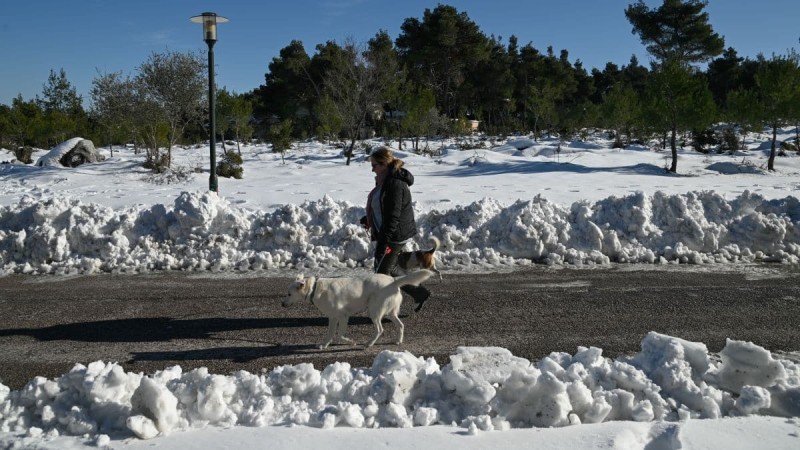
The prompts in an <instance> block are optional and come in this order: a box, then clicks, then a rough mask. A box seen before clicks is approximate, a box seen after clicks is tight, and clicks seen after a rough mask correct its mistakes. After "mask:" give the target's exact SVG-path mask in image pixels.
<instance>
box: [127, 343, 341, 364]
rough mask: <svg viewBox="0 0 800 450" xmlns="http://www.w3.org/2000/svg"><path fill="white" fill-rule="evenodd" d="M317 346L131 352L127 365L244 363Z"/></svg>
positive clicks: (310, 350) (311, 350)
mask: <svg viewBox="0 0 800 450" xmlns="http://www.w3.org/2000/svg"><path fill="white" fill-rule="evenodd" d="M354 348H355V347H353V346H343V347H341V348H327V349H325V350H324V353H338V352H346V351H352V350H353V349H354ZM319 352H320V350H319V347H318V346H317V345H275V344H267V345H266V346H263V347H215V348H204V349H198V350H183V351H165V352H131V355H133V356H132V357H131V359H130V360H129V361H128V363H129V364H133V363H137V362H142V361H192V360H205V361H208V360H230V361H232V362H235V363H246V362H250V361H254V360H257V359H260V358H269V357H273V356H287V355H299V354H311V353H314V354H317V353H319Z"/></svg>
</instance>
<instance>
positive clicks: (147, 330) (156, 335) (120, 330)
mask: <svg viewBox="0 0 800 450" xmlns="http://www.w3.org/2000/svg"><path fill="white" fill-rule="evenodd" d="M349 323H350V325H371V324H372V322H371V321H370V320H369V318H368V317H351V318H350V322H349ZM327 326H328V319H327V318H325V317H281V318H266V319H230V318H205V319H174V318H171V317H148V318H132V319H119V320H101V321H96V322H77V323H70V324H64V325H53V326H50V327H44V328H12V329H5V330H0V337H4V336H31V337H33V338H35V339H37V340H39V341H79V342H157V341H169V340H173V339H208V338H210V337H211V336H212V335H214V334H215V333H220V332H225V331H236V330H247V329H270V328H297V327H327Z"/></svg>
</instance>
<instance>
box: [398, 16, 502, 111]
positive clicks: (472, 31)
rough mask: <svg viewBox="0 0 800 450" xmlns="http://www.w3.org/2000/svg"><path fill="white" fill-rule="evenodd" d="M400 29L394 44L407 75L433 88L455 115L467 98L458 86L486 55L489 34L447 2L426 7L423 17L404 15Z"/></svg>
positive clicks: (441, 107)
mask: <svg viewBox="0 0 800 450" xmlns="http://www.w3.org/2000/svg"><path fill="white" fill-rule="evenodd" d="M400 30H401V31H400V36H399V37H398V38H397V40H396V41H395V44H396V46H397V49H398V53H399V56H400V61H401V63H402V65H403V66H404V67H405V68H406V70H407V72H408V74H409V76H410V77H412V78H413V80H414V82H415V84H417V85H423V86H427V87H428V88H429V89H430V90H431V91H433V92H434V94H435V96H436V103H437V105H438V108H439V110H440V111H443V112H444V113H445V114H446V115H447V116H448V117H450V118H456V117H458V116H459V115H460V114H461V113H462V112H463V109H464V105H465V104H466V103H467V102H468V98H467V99H465V98H463V97H462V96H461V95H460V94H461V93H460V92H459V90H460V88H461V86H462V84H463V83H464V81H465V80H466V77H467V73H468V72H469V71H470V70H471V69H472V68H474V67H475V65H476V64H478V63H479V62H481V61H485V60H486V59H487V58H488V57H489V53H490V49H491V45H490V43H489V40H488V38H487V37H486V36H485V35H484V34H483V33H482V32H481V31H480V28H479V27H478V25H477V24H475V22H473V21H472V20H470V18H469V16H467V14H466V13H463V12H462V13H459V12H458V11H457V10H456V8H454V7H452V6H448V5H438V6H437V7H436V8H434V9H433V10H430V9H426V10H425V13H424V14H423V19H422V21H420V20H419V19H417V18H408V19H406V20H405V21H404V22H403V24H402V25H401V26H400Z"/></svg>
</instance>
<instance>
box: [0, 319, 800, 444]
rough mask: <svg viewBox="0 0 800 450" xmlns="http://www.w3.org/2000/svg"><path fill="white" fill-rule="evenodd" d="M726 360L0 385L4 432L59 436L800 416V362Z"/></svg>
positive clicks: (679, 347)
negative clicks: (272, 427)
mask: <svg viewBox="0 0 800 450" xmlns="http://www.w3.org/2000/svg"><path fill="white" fill-rule="evenodd" d="M720 356H721V361H720V362H714V361H713V360H712V359H711V358H710V356H709V354H708V351H707V350H706V347H705V345H704V344H702V343H694V342H687V341H684V340H682V339H678V338H674V337H670V336H665V335H660V334H657V333H654V332H651V333H650V334H649V335H647V336H646V337H645V338H644V339H643V341H642V351H641V352H640V353H639V354H637V355H635V356H634V357H632V358H623V359H618V360H613V361H612V360H610V359H608V358H604V357H603V356H602V350H601V349H599V348H584V347H579V348H578V351H577V352H576V353H575V354H574V355H570V354H567V353H552V354H550V355H549V356H548V357H545V358H543V359H541V360H540V361H538V362H537V363H535V364H531V363H530V362H529V361H527V360H525V359H523V358H518V357H515V356H513V355H512V354H511V353H510V352H509V351H508V350H506V349H502V348H495V347H461V348H459V349H458V353H457V354H456V355H453V356H451V362H450V364H449V365H447V366H445V367H439V365H438V364H437V363H436V361H435V360H434V359H433V358H429V359H427V360H425V359H423V358H421V357H416V356H414V355H412V354H410V353H407V352H393V351H383V352H381V353H380V354H378V355H377V356H376V358H375V360H374V362H373V364H372V367H371V368H359V369H356V368H352V367H350V365H349V364H347V363H335V364H332V365H329V366H328V367H325V368H324V369H322V370H317V369H316V368H314V367H313V365H311V364H298V365H286V366H281V367H277V368H275V369H274V370H272V371H271V372H269V373H266V372H265V373H263V374H261V375H257V374H251V373H248V372H245V371H239V372H236V373H234V374H233V375H230V376H225V375H216V374H210V373H208V370H207V369H205V368H201V369H195V370H192V371H190V372H187V373H184V372H183V371H182V370H181V368H180V366H175V367H171V368H168V369H166V370H163V371H160V372H156V373H155V374H153V375H152V376H143V375H142V374H136V373H126V372H124V370H123V369H122V368H121V367H120V366H118V365H116V364H111V363H109V364H106V363H103V362H101V361H97V362H94V363H92V364H89V365H88V366H83V365H80V364H78V365H76V366H75V367H74V368H73V369H72V370H71V371H70V372H69V373H67V374H65V375H63V376H61V377H60V378H58V379H56V380H47V379H45V378H42V377H36V378H34V379H33V380H31V381H30V382H29V383H28V385H27V386H25V387H24V388H23V389H22V390H20V391H10V390H9V389H8V388H7V387H5V386H3V385H0V432H5V433H14V434H17V435H21V436H22V435H27V436H33V435H35V436H44V437H45V438H54V437H56V436H59V435H63V434H67V435H79V436H89V437H94V439H95V440H98V441H100V440H103V441H105V440H107V437H106V436H105V435H107V434H114V435H120V434H123V435H124V434H127V435H131V434H133V435H136V436H138V437H139V438H142V439H149V438H154V437H156V436H159V435H162V434H167V433H170V432H174V431H178V430H186V429H192V428H203V427H206V426H208V425H212V426H220V427H230V426H234V425H244V426H253V427H264V426H269V425H288V424H295V425H306V426H311V427H318V428H333V427H355V428H383V427H400V428H404V427H413V426H428V425H434V424H457V425H458V426H461V427H464V428H467V429H469V430H470V432H473V433H474V432H477V431H479V430H483V431H490V430H507V429H510V428H530V427H561V426H568V425H579V424H582V423H600V422H606V421H614V420H625V421H638V422H648V421H653V420H659V421H661V420H667V421H677V420H687V419H690V418H720V417H727V416H743V415H750V414H759V415H773V416H785V417H790V416H797V415H800V404H798V403H797V398H798V396H800V366H798V365H797V364H795V363H792V362H790V361H786V360H776V359H773V357H772V355H771V354H770V352H769V351H767V350H765V349H763V348H761V347H759V346H757V345H755V344H753V343H749V342H741V341H730V340H729V341H728V343H727V345H726V346H725V348H724V350H723V351H722V352H721V354H720Z"/></svg>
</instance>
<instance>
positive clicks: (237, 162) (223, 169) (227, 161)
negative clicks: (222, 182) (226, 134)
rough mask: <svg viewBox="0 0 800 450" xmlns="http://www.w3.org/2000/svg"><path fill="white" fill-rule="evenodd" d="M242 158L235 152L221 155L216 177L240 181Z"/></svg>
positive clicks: (242, 170)
mask: <svg viewBox="0 0 800 450" xmlns="http://www.w3.org/2000/svg"><path fill="white" fill-rule="evenodd" d="M243 172H244V169H243V168H242V156H241V155H240V154H238V153H236V152H227V153H225V154H224V155H222V161H220V163H219V164H217V175H219V176H221V177H225V178H236V179H237V180H241V179H242V173H243Z"/></svg>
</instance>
